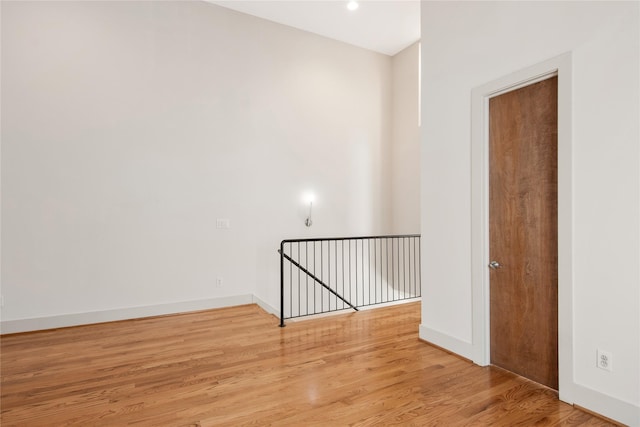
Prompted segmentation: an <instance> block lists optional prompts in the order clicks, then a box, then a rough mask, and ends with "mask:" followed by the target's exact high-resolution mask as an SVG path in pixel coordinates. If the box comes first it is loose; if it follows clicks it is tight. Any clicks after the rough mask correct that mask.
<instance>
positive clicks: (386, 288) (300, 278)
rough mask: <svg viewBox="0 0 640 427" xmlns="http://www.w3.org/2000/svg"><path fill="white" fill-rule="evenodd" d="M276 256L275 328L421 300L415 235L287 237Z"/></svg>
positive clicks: (418, 237)
mask: <svg viewBox="0 0 640 427" xmlns="http://www.w3.org/2000/svg"><path fill="white" fill-rule="evenodd" d="M278 252H279V253H280V326H284V321H285V319H292V318H296V317H304V316H311V315H315V314H321V313H329V312H332V311H338V310H348V309H351V310H356V311H357V310H358V307H365V306H370V305H374V304H383V303H388V302H393V301H401V300H406V299H412V298H419V297H420V296H421V291H420V235H419V234H407V235H395V236H367V237H335V238H319V239H288V240H283V241H282V242H281V243H280V250H279V251H278Z"/></svg>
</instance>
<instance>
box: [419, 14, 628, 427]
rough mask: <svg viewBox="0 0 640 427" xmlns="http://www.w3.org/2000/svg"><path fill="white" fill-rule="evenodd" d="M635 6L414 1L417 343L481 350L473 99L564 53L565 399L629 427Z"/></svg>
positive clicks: (467, 350) (464, 352)
mask: <svg viewBox="0 0 640 427" xmlns="http://www.w3.org/2000/svg"><path fill="white" fill-rule="evenodd" d="M638 6H639V5H638V2H423V3H422V58H423V64H422V82H423V92H422V127H423V135H422V154H421V175H422V177H421V186H422V189H421V192H422V196H421V199H422V243H423V247H422V249H423V251H422V271H423V276H424V277H423V282H422V283H423V290H422V292H423V308H422V325H421V336H423V337H428V338H429V339H430V340H432V341H435V343H436V344H439V345H441V346H444V347H446V348H450V349H452V350H454V351H457V352H459V353H461V354H463V355H465V356H466V357H472V355H471V354H470V350H471V347H472V344H473V340H474V339H478V337H473V335H472V330H473V325H472V320H473V319H472V310H471V307H472V288H471V281H472V277H471V272H472V271H473V270H474V266H472V265H471V223H472V218H471V216H470V212H471V210H470V207H471V206H470V198H471V180H472V179H473V178H472V176H471V173H470V156H471V148H470V133H471V128H470V116H471V91H472V90H473V89H474V88H476V87H479V86H481V85H484V84H485V83H487V82H491V81H494V80H496V79H498V78H501V77H502V76H505V75H508V74H510V73H513V72H516V71H518V70H521V69H523V68H526V67H528V66H531V65H533V64H536V63H540V62H542V61H545V60H547V59H549V58H551V57H554V56H556V55H559V54H562V53H565V52H571V53H572V58H573V75H572V80H573V100H572V108H571V110H572V120H573V137H572V142H571V144H572V159H571V162H572V168H573V175H572V183H573V187H572V189H571V192H572V194H573V196H572V203H573V220H572V227H573V230H572V231H573V241H572V242H571V245H572V260H571V261H572V263H573V270H572V275H573V282H572V283H571V284H570V286H571V289H572V295H573V300H572V301H570V302H569V304H570V305H571V307H572V309H573V319H572V320H573V330H572V331H571V332H572V339H573V342H572V343H569V346H570V347H571V348H572V349H573V360H571V361H570V366H569V368H570V375H572V380H573V383H572V384H571V387H570V388H571V389H570V390H564V394H565V397H566V398H568V399H569V400H571V401H573V402H575V403H576V404H578V405H581V406H584V407H587V408H589V409H592V410H595V411H596V412H599V413H602V414H603V415H606V416H608V417H611V418H614V419H617V420H619V421H622V422H625V423H627V424H631V425H640V409H639V408H640V317H639V316H640V315H639V313H640V286H639V283H640V268H639V260H640V197H639V196H640V177H639V171H640V143H639V140H640V130H639V124H638V118H639V115H640V102H639V89H640V88H639V82H638V76H639V73H640V66H639V59H640V55H639V51H640V44H639V39H640V31H639V22H640V19H639V13H640V10H639V7H638ZM476 270H477V269H476ZM560 339H561V340H563V339H566V337H560ZM597 348H602V349H606V350H608V351H611V352H612V353H613V355H614V370H613V372H612V373H608V372H606V371H603V370H600V369H598V368H596V363H595V360H596V357H595V355H596V349H597ZM562 394H563V390H561V395H562Z"/></svg>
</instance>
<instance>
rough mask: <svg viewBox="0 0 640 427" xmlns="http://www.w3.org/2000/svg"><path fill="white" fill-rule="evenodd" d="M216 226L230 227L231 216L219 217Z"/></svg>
mask: <svg viewBox="0 0 640 427" xmlns="http://www.w3.org/2000/svg"><path fill="white" fill-rule="evenodd" d="M216 228H223V229H229V228H231V221H230V220H229V218H217V219H216Z"/></svg>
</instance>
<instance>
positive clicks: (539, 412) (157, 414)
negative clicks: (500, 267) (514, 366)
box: [0, 303, 610, 427]
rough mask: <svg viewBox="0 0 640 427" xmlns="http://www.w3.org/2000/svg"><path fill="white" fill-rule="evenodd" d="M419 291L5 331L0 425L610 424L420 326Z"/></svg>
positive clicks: (2, 354)
mask: <svg viewBox="0 0 640 427" xmlns="http://www.w3.org/2000/svg"><path fill="white" fill-rule="evenodd" d="M419 321H420V306H419V303H412V304H404V305H398V306H394V307H387V308H380V309H375V310H368V311H363V312H360V313H354V314H345V315H339V316H332V317H327V318H323V319H316V320H308V321H303V322H295V323H293V322H291V323H289V324H288V325H287V327H285V328H279V327H277V326H276V325H277V320H276V319H275V318H274V317H272V316H270V315H268V314H267V313H265V312H264V311H262V310H261V309H260V308H258V307H257V306H255V305H248V306H242V307H234V308H227V309H221V310H212V311H205V312H198V313H191V314H183V315H176V316H167V317H160V318H151V319H140V320H132V321H124V322H116V323H110V324H100V325H91V326H83V327H76V328H69V329H60V330H53V331H44V332H36V333H29V334H20V335H8V336H3V337H2V341H1V344H2V348H1V356H2V362H1V369H2V392H1V402H0V404H1V413H2V418H1V420H0V421H1V424H2V426H4V427H8V426H13V425H24V426H60V425H69V424H74V425H82V426H126V425H136V426H187V425H189V426H225V425H227V426H232V425H233V426H240V425H254V426H266V425H286V426H346V425H359V426H367V425H382V426H390V425H402V426H411V425H414V426H468V425H473V426H485V425H497V426H515V425H527V426H528V425H544V426H547V425H553V426H556V425H581V426H584V425H591V426H604V425H610V424H608V423H607V422H605V421H603V420H601V419H598V418H595V417H593V416H591V415H589V414H587V413H585V412H581V411H579V410H578V409H574V408H573V407H572V406H570V405H567V404H564V403H562V402H560V401H558V400H557V397H556V394H555V393H554V392H552V391H550V390H549V389H546V388H544V387H541V386H538V385H536V384H534V383H532V382H529V381H527V380H524V379H522V378H519V377H516V376H515V375H513V374H510V373H508V372H505V371H502V370H500V369H497V368H490V367H487V368H482V367H479V366H476V365H473V364H471V363H470V362H467V361H465V360H462V359H460V358H458V357H456V356H452V355H450V354H448V353H446V352H444V351H442V350H440V349H438V348H435V347H432V346H430V345H428V344H426V343H424V342H422V341H420V340H419V339H418V325H419Z"/></svg>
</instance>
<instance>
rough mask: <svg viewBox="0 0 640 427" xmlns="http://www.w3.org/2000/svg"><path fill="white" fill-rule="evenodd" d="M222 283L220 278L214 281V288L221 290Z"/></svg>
mask: <svg viewBox="0 0 640 427" xmlns="http://www.w3.org/2000/svg"><path fill="white" fill-rule="evenodd" d="M222 282H223V280H222V277H218V278H217V279H216V288H221V287H222Z"/></svg>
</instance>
